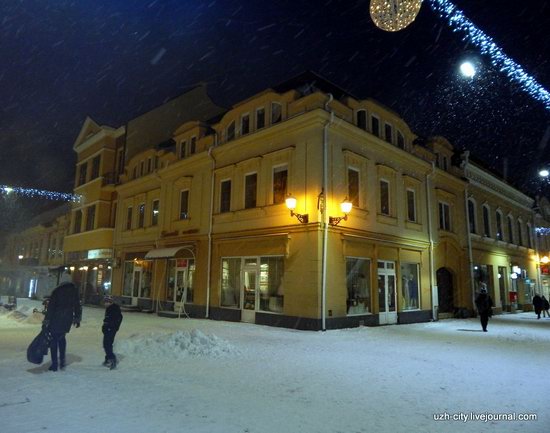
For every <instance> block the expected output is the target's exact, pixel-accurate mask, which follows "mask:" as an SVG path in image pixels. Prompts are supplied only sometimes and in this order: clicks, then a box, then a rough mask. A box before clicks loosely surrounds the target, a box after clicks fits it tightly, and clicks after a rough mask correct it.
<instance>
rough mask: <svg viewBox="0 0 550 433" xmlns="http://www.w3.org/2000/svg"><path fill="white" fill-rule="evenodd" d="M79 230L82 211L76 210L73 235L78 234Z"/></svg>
mask: <svg viewBox="0 0 550 433" xmlns="http://www.w3.org/2000/svg"><path fill="white" fill-rule="evenodd" d="M80 230H82V211H81V210H77V211H76V212H75V213H74V226H73V233H80Z"/></svg>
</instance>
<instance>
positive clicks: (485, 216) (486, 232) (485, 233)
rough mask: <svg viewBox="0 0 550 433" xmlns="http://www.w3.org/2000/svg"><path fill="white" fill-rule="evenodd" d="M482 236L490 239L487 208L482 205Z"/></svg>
mask: <svg viewBox="0 0 550 433" xmlns="http://www.w3.org/2000/svg"><path fill="white" fill-rule="evenodd" d="M483 236H486V237H488V238H490V237H491V219H490V217H489V206H487V205H486V204H485V205H483Z"/></svg>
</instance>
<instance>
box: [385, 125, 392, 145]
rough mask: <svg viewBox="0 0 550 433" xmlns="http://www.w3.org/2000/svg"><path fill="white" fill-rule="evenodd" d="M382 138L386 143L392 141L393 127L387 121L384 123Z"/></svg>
mask: <svg viewBox="0 0 550 433" xmlns="http://www.w3.org/2000/svg"><path fill="white" fill-rule="evenodd" d="M384 138H385V140H386V141H387V142H388V143H393V127H392V126H391V125H390V124H389V123H386V124H385V125H384Z"/></svg>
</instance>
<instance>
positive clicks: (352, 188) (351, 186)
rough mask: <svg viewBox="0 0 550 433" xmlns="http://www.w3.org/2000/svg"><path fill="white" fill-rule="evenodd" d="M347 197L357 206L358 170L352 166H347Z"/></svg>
mask: <svg viewBox="0 0 550 433" xmlns="http://www.w3.org/2000/svg"><path fill="white" fill-rule="evenodd" d="M348 199H349V201H351V203H352V204H353V206H354V207H359V172H358V171H357V170H355V169H354V168H348Z"/></svg>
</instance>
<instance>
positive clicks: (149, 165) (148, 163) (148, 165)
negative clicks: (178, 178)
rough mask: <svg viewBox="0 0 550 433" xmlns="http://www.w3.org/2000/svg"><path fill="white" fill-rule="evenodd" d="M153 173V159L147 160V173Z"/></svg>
mask: <svg viewBox="0 0 550 433" xmlns="http://www.w3.org/2000/svg"><path fill="white" fill-rule="evenodd" d="M152 171H153V159H152V158H149V159H147V173H151V172H152Z"/></svg>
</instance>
